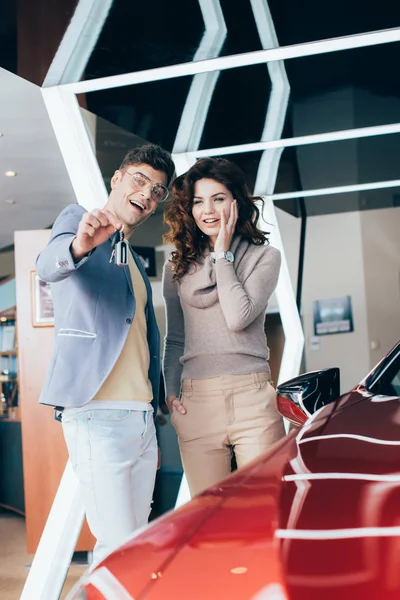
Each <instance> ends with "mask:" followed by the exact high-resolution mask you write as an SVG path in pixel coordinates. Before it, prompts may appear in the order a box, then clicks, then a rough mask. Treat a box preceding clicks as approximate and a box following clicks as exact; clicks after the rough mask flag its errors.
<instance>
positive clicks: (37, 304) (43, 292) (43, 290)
mask: <svg viewBox="0 0 400 600" xmlns="http://www.w3.org/2000/svg"><path fill="white" fill-rule="evenodd" d="M31 303H32V325H33V327H53V326H54V306H53V298H52V297H51V290H50V284H49V283H47V282H46V281H42V280H41V279H39V275H38V274H37V273H36V271H31Z"/></svg>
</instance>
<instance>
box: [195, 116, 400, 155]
mask: <svg viewBox="0 0 400 600" xmlns="http://www.w3.org/2000/svg"><path fill="white" fill-rule="evenodd" d="M394 133H400V123H390V124H388V125H376V126H373V127H356V128H354V129H342V130H340V131H328V132H326V133H314V134H312V135H300V136H297V137H292V138H280V139H273V140H266V141H261V142H253V143H250V144H237V145H235V146H221V147H219V148H207V149H206V150H197V151H196V152H194V155H195V157H196V158H202V157H203V156H227V155H229V154H241V153H245V152H260V151H262V150H269V149H272V148H288V147H291V146H308V145H310V144H323V143H326V142H340V141H344V140H355V139H361V138H368V137H374V136H380V135H391V134H394Z"/></svg>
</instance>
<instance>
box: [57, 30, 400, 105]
mask: <svg viewBox="0 0 400 600" xmlns="http://www.w3.org/2000/svg"><path fill="white" fill-rule="evenodd" d="M399 41H400V27H395V28H393V29H383V30H380V31H371V32H369V33H360V34H357V35H348V36H343V37H337V38H332V39H329V40H320V41H316V42H307V43H305V44H294V45H292V46H283V47H278V48H270V49H268V50H259V51H256V52H245V53H243V54H234V55H231V56H223V57H218V58H211V59H208V60H201V61H198V62H187V63H181V64H178V65H170V66H167V67H158V68H155V69H146V70H143V71H138V72H134V73H124V74H122V75H112V76H110V77H101V78H99V79H90V80H87V81H80V82H77V83H69V84H66V85H65V86H63V87H65V88H66V89H68V90H69V91H71V92H74V93H75V94H84V93H86V92H94V91H98V90H104V89H112V88H116V87H123V86H126V85H135V84H138V83H147V82H150V81H160V80H161V79H163V80H164V79H173V78H175V77H185V76H190V75H196V73H206V72H209V71H222V70H225V69H234V68H238V67H247V66H250V65H259V64H264V63H268V62H273V61H277V60H289V59H291V58H301V57H304V56H315V55H316V54H327V53H329V52H338V51H340V50H352V49H354V48H364V47H367V46H377V45H380V44H389V43H392V42H399Z"/></svg>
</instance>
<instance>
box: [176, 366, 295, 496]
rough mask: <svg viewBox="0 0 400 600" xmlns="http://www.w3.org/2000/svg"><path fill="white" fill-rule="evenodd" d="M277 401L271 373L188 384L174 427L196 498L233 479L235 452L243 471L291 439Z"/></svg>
mask: <svg viewBox="0 0 400 600" xmlns="http://www.w3.org/2000/svg"><path fill="white" fill-rule="evenodd" d="M275 397H276V394H275V390H274V388H273V387H272V385H271V383H270V381H269V374H268V373H250V374H248V375H223V376H221V377H213V378H212V379H184V380H183V382H182V397H181V400H182V403H183V405H184V407H185V408H186V410H187V413H186V414H185V415H182V414H180V413H179V412H178V411H177V410H176V409H173V411H172V415H171V423H172V424H173V425H174V427H175V429H176V432H177V435H178V441H179V448H180V452H181V458H182V464H183V468H184V470H185V474H186V478H187V481H188V485H189V489H190V492H191V494H192V496H195V495H196V494H199V493H200V492H202V491H204V490H205V489H206V488H208V487H210V486H212V485H214V484H216V483H218V482H219V481H221V480H222V479H224V477H226V476H227V475H229V473H230V472H231V458H232V450H233V452H234V454H235V459H236V464H237V466H238V468H240V467H243V466H244V465H246V464H247V463H248V462H250V461H252V460H253V459H254V458H256V457H257V456H259V455H260V454H262V453H264V452H265V451H266V450H268V449H269V448H270V447H271V446H272V444H274V443H275V442H276V441H277V440H279V439H280V438H281V437H283V436H284V435H285V429H284V425H283V420H282V417H281V416H280V415H279V413H278V412H277V410H276V408H275Z"/></svg>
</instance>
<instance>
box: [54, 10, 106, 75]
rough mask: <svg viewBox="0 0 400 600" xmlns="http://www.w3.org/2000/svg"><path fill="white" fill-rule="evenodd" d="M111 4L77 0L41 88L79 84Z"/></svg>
mask: <svg viewBox="0 0 400 600" xmlns="http://www.w3.org/2000/svg"><path fill="white" fill-rule="evenodd" d="M112 4H113V0H79V1H78V4H77V6H76V8H75V12H74V14H73V16H72V18H71V21H70V23H69V25H68V28H67V30H66V32H65V34H64V37H63V39H62V40H61V43H60V45H59V47H58V49H57V52H56V55H55V56H54V58H53V61H52V63H51V65H50V68H49V70H48V72H47V75H46V79H45V80H44V83H43V87H50V86H54V85H61V84H64V83H73V82H76V81H80V79H81V77H82V75H83V73H84V71H85V68H86V65H87V63H88V61H89V58H90V56H91V54H92V52H93V49H94V47H95V45H96V42H97V40H98V37H99V35H100V33H101V30H102V29H103V25H104V23H105V21H106V19H107V16H108V13H109V11H110V8H111V6H112Z"/></svg>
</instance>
